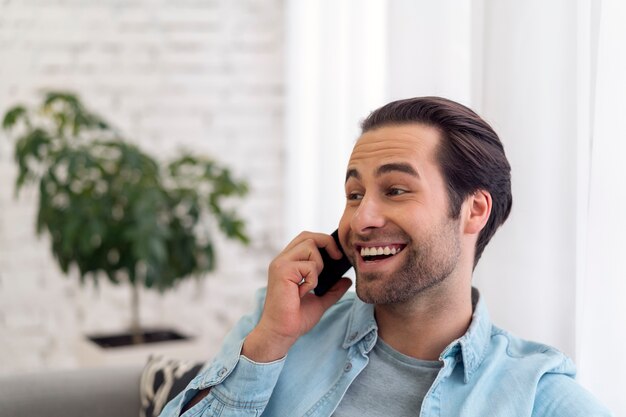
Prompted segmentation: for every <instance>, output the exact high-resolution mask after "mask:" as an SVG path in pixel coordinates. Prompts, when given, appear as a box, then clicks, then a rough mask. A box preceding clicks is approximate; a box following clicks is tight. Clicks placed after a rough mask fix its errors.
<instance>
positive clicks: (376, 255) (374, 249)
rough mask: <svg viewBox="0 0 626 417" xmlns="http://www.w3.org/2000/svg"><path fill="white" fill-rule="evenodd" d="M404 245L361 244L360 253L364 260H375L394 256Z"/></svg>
mask: <svg viewBox="0 0 626 417" xmlns="http://www.w3.org/2000/svg"><path fill="white" fill-rule="evenodd" d="M405 247H406V245H389V246H367V247H366V246H361V247H360V251H359V252H360V255H361V258H362V259H363V260H364V261H365V262H375V261H380V260H383V259H387V258H391V257H392V256H396V255H397V254H399V253H400V252H402V249H404V248H405Z"/></svg>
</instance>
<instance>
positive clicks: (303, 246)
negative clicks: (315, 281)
mask: <svg viewBox="0 0 626 417" xmlns="http://www.w3.org/2000/svg"><path fill="white" fill-rule="evenodd" d="M283 256H285V257H287V259H290V260H293V261H312V262H315V264H316V265H317V273H318V274H319V273H320V272H321V271H322V268H323V267H324V262H323V261H322V255H321V254H320V251H319V249H318V248H317V246H315V242H314V241H313V240H312V239H307V240H305V241H303V242H301V243H300V244H299V245H297V246H295V247H293V248H291V249H290V250H289V251H288V252H285V253H284V254H283Z"/></svg>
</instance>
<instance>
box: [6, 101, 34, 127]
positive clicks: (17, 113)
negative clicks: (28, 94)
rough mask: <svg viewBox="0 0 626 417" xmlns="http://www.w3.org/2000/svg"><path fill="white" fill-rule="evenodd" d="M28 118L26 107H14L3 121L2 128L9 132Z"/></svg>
mask: <svg viewBox="0 0 626 417" xmlns="http://www.w3.org/2000/svg"><path fill="white" fill-rule="evenodd" d="M27 117H28V114H27V113H26V108H25V107H24V106H21V105H18V106H15V107H12V108H10V109H9V111H7V112H6V113H5V115H4V119H3V120H2V127H3V128H4V129H5V130H9V129H11V128H12V127H13V126H15V124H16V123H17V121H18V120H19V119H21V118H27Z"/></svg>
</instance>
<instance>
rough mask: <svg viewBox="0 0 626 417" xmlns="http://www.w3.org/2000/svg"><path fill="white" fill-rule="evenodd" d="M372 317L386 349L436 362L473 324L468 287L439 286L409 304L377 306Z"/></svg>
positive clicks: (426, 291)
mask: <svg viewBox="0 0 626 417" xmlns="http://www.w3.org/2000/svg"><path fill="white" fill-rule="evenodd" d="M454 288H456V289H454ZM375 315H376V322H377V324H378V332H379V337H381V338H382V339H383V340H384V341H385V342H386V343H387V344H388V345H390V346H391V347H393V348H394V349H395V350H397V351H399V352H400V353H403V354H405V355H407V356H411V357H414V358H418V359H423V360H438V359H439V356H440V355H441V353H442V352H443V350H444V349H445V348H446V347H447V346H448V345H449V344H450V343H451V342H452V341H454V340H456V339H458V338H460V337H461V336H463V335H464V334H465V332H466V331H467V328H468V327H469V325H470V323H471V321H472V295H471V285H470V284H469V283H468V285H463V286H459V285H455V284H454V283H452V282H442V283H440V284H439V285H437V286H435V287H432V288H428V289H426V290H424V291H423V292H422V293H420V294H418V295H417V296H416V298H415V299H413V300H411V301H410V302H407V303H403V304H387V305H380V304H378V305H376V307H375Z"/></svg>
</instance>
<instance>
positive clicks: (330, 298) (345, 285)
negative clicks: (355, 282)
mask: <svg viewBox="0 0 626 417" xmlns="http://www.w3.org/2000/svg"><path fill="white" fill-rule="evenodd" d="M351 286H352V280H350V278H346V277H343V278H341V279H340V280H339V281H337V283H336V284H335V285H333V287H332V288H331V289H330V290H328V292H327V293H326V294H324V295H323V296H322V297H319V299H320V302H321V304H322V307H323V308H324V310H327V309H328V308H330V307H331V306H332V305H333V304H335V303H336V302H337V301H339V299H340V298H341V297H343V295H344V294H345V293H346V291H348V289H349V288H350V287H351Z"/></svg>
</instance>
